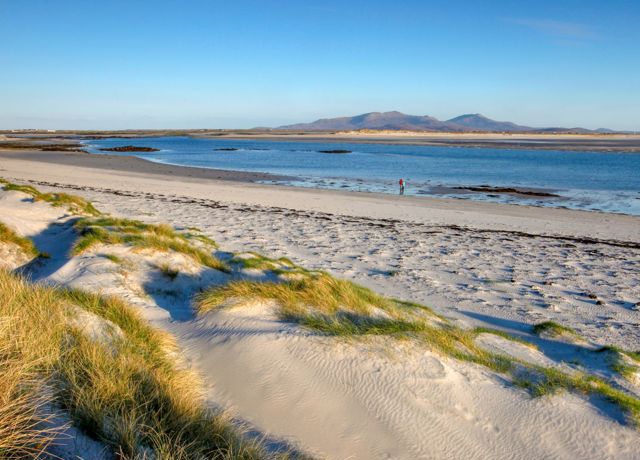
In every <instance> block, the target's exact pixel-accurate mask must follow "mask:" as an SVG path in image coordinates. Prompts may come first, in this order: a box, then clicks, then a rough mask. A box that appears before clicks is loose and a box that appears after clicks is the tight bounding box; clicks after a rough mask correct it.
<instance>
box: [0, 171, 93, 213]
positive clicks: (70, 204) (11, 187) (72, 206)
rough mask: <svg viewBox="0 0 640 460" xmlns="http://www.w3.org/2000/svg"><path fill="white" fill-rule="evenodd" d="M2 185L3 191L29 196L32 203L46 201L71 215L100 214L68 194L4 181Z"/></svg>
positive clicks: (88, 203)
mask: <svg viewBox="0 0 640 460" xmlns="http://www.w3.org/2000/svg"><path fill="white" fill-rule="evenodd" d="M2 183H3V184H4V185H3V188H4V190H5V191H16V192H22V193H26V194H27V195H31V197H32V198H33V200H34V201H46V202H47V203H49V204H51V205H52V206H56V207H66V208H67V210H68V211H69V212H71V213H73V214H80V215H87V216H99V215H100V214H101V213H100V211H98V210H97V209H96V208H95V207H94V206H93V204H91V202H89V201H87V200H85V199H84V198H82V197H79V196H76V195H69V194H68V193H42V192H40V191H39V190H38V189H36V188H35V187H32V186H31V185H19V184H12V183H10V182H7V181H4V180H3V182H2Z"/></svg>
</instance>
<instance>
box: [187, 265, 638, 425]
mask: <svg viewBox="0 0 640 460" xmlns="http://www.w3.org/2000/svg"><path fill="white" fill-rule="evenodd" d="M253 299H260V300H273V301H275V302H276V304H277V306H278V307H277V308H278V313H279V316H280V317H281V318H282V319H283V320H287V321H294V322H297V323H299V324H301V325H303V326H305V327H308V328H311V329H314V330H317V331H319V332H322V333H324V334H327V335H334V336H344V337H361V336H366V335H385V336H389V337H393V338H396V339H411V340H416V341H418V342H421V343H424V344H426V345H427V346H428V347H430V348H431V349H433V350H434V351H436V352H438V353H441V354H443V355H445V356H449V357H452V358H454V359H457V360H461V361H467V362H471V363H475V364H479V365H482V366H485V367H487V368H489V369H491V370H494V371H496V372H499V373H503V374H507V375H509V376H511V378H512V379H513V381H514V383H515V384H517V385H519V386H521V387H524V388H527V389H529V390H530V392H531V394H532V395H534V396H542V395H545V394H550V393H554V392H556V391H559V390H568V391H573V392H577V393H584V394H588V395H598V396H600V397H604V398H606V399H607V400H609V401H611V402H612V403H614V404H616V405H617V406H618V407H620V408H621V409H622V410H623V411H624V412H625V413H626V414H627V415H628V416H629V420H630V421H631V422H632V423H634V424H638V425H640V400H638V399H637V398H635V397H634V396H632V395H630V394H627V393H625V392H623V391H621V390H618V389H616V388H614V387H613V386H612V385H611V384H610V383H607V382H605V381H603V380H602V379H600V378H597V377H595V376H592V375H589V374H569V373H566V372H564V371H562V370H560V369H556V368H545V367H541V366H537V365H533V364H530V363H527V362H524V361H522V360H519V359H516V358H512V357H509V356H505V355H502V354H498V353H493V352H489V351H486V350H484V349H483V348H481V347H480V346H479V345H477V344H476V341H475V338H476V337H477V335H478V334H482V333H492V334H497V335H500V336H502V337H505V338H508V339H510V340H517V339H515V338H514V337H511V336H510V335H509V334H506V333H503V332H500V331H495V330H491V329H483V328H478V329H474V330H467V329H462V328H459V327H456V326H455V325H453V324H451V323H450V322H449V321H447V320H446V319H444V318H442V317H440V316H438V315H436V314H435V313H434V312H433V311H431V310H430V309H429V308H427V307H425V306H423V305H419V304H415V303H411V302H402V301H398V300H395V299H390V298H386V297H382V296H380V295H378V294H376V293H374V292H373V291H371V290H369V289H366V288H364V287H361V286H358V285H356V284H354V283H351V282H349V281H345V280H338V279H335V278H333V277H331V276H330V275H328V274H326V273H320V274H316V275H314V274H309V275H307V276H306V277H304V278H303V279H301V280H296V281H288V282H283V283H273V282H254V281H237V282H232V283H229V284H227V285H226V286H220V287H215V288H212V289H209V290H207V291H205V292H203V293H202V294H200V295H199V296H198V297H197V299H196V305H197V307H198V309H199V311H200V312H201V313H205V312H207V311H210V310H213V309H216V308H220V307H223V306H225V305H229V304H233V303H243V302H246V301H249V300H253ZM550 329H551V330H555V329H556V328H555V326H554V325H551V326H550V325H545V326H543V330H550ZM561 331H562V332H563V333H566V330H565V329H564V328H562V329H561ZM522 342H523V343H524V344H526V345H528V346H531V344H529V343H527V342H524V341H522Z"/></svg>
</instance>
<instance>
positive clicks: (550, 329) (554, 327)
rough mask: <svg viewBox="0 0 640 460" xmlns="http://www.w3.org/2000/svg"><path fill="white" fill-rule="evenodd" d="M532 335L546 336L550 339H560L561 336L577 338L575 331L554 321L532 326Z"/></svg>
mask: <svg viewBox="0 0 640 460" xmlns="http://www.w3.org/2000/svg"><path fill="white" fill-rule="evenodd" d="M533 333H534V334H536V335H541V334H547V335H549V336H551V337H560V336H563V335H569V336H573V337H576V338H577V337H578V334H577V333H576V331H574V330H573V329H571V328H570V327H567V326H563V325H562V324H559V323H556V322H555V321H545V322H542V323H538V324H536V325H534V326H533Z"/></svg>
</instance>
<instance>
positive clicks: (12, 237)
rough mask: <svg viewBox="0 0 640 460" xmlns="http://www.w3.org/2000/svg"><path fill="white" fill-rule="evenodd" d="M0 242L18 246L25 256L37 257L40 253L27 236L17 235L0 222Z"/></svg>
mask: <svg viewBox="0 0 640 460" xmlns="http://www.w3.org/2000/svg"><path fill="white" fill-rule="evenodd" d="M0 243H11V244H15V245H16V246H18V247H19V248H20V249H21V250H22V251H23V252H24V253H25V254H26V255H27V256H31V257H38V255H40V253H39V251H38V249H36V246H35V244H33V241H31V240H30V239H29V238H25V237H24V236H20V235H18V234H17V233H16V232H14V231H13V230H12V229H10V228H9V227H7V226H6V225H5V224H3V223H2V222H0Z"/></svg>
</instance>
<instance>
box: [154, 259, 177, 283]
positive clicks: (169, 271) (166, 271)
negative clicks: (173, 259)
mask: <svg viewBox="0 0 640 460" xmlns="http://www.w3.org/2000/svg"><path fill="white" fill-rule="evenodd" d="M158 269H159V270H160V273H162V274H163V275H164V276H166V277H167V278H169V279H170V280H171V281H173V280H175V279H176V278H177V277H178V275H179V274H180V270H178V269H176V268H173V267H172V266H171V265H169V264H168V263H163V264H161V265H159V266H158Z"/></svg>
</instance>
